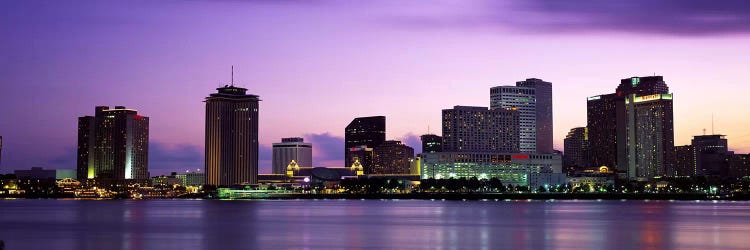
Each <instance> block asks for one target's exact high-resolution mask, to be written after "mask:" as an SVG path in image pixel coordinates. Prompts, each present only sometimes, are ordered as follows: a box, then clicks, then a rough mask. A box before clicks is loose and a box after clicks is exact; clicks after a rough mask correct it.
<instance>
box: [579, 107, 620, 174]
mask: <svg viewBox="0 0 750 250" xmlns="http://www.w3.org/2000/svg"><path fill="white" fill-rule="evenodd" d="M619 102H623V103H624V99H622V98H621V97H619V96H617V95H616V94H609V95H600V96H592V97H589V98H588V101H587V102H586V108H587V112H586V120H587V124H586V128H587V129H588V134H589V146H590V147H589V150H590V151H589V154H590V156H591V159H590V161H589V165H588V167H602V166H606V167H609V168H610V169H615V168H616V167H617V143H618V141H617V123H618V116H617V114H618V113H617V106H618V105H617V104H618V103H619ZM620 106H622V107H621V108H624V105H620ZM622 123H623V124H622V126H624V120H623V121H622ZM617 169H618V170H620V171H623V172H624V171H625V170H624V169H619V168H617Z"/></svg>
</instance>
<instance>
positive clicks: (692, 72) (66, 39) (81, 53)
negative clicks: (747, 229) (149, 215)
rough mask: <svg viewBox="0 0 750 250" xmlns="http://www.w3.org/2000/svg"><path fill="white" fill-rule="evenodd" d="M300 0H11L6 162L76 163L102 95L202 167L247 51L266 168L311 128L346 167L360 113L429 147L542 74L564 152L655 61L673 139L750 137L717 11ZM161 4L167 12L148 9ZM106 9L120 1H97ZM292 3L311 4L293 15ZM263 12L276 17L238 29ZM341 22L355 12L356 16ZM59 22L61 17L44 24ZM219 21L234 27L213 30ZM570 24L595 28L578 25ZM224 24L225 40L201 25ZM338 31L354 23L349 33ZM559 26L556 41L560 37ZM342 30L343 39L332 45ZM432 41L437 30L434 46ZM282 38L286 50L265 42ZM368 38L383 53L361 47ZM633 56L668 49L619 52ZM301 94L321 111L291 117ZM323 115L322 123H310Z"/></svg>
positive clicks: (241, 77) (737, 62)
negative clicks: (487, 16)
mask: <svg viewBox="0 0 750 250" xmlns="http://www.w3.org/2000/svg"><path fill="white" fill-rule="evenodd" d="M4 5H6V4H4ZM236 5H252V6H253V7H255V8H253V10H252V11H251V12H252V14H257V15H249V14H247V13H245V12H239V11H237V10H233V7H236ZM300 5H304V4H302V3H294V2H289V3H286V2H285V3H226V2H221V3H207V2H196V3H192V4H185V5H183V6H182V7H183V8H181V9H180V10H179V11H178V10H174V9H169V8H168V7H170V6H168V5H167V4H164V3H151V4H144V5H136V6H131V7H133V8H132V9H129V8H122V6H121V5H120V4H118V3H104V4H98V5H95V4H82V5H81V6H78V7H79V8H82V9H84V10H89V12H87V11H82V12H80V13H78V12H75V13H74V9H71V8H56V7H60V6H55V4H50V5H44V6H42V5H41V4H39V5H33V4H32V5H26V6H13V4H12V3H11V4H7V7H8V8H4V9H9V10H13V11H16V13H30V12H31V11H32V10H33V11H39V12H40V13H41V14H40V15H30V16H32V17H28V16H29V15H27V16H24V15H7V16H5V17H3V18H2V21H3V22H2V23H13V24H14V27H13V28H10V27H8V26H3V29H2V31H1V32H2V34H4V35H6V34H14V35H16V36H14V37H18V39H13V40H10V41H4V42H3V45H5V46H3V47H2V48H3V52H4V54H6V55H8V56H9V57H8V58H10V60H8V61H3V62H2V64H3V67H2V68H3V71H4V72H5V73H3V74H0V82H3V84H1V86H0V90H1V91H0V93H4V94H5V95H3V98H2V103H3V105H0V110H2V112H1V113H2V114H3V115H4V116H6V117H12V119H9V118H5V117H4V118H2V119H0V135H2V136H3V140H4V141H3V144H4V145H3V153H2V154H3V155H2V157H3V161H2V164H3V165H2V166H0V172H3V173H7V172H10V171H12V170H13V169H27V168H30V167H35V166H40V167H44V168H75V144H76V120H75V118H76V117H78V116H81V115H84V114H87V113H88V112H90V109H91V108H92V107H94V106H98V105H115V104H122V105H125V106H128V107H133V108H135V109H138V110H139V111H141V112H143V113H145V114H149V116H150V117H152V119H153V120H152V121H151V124H150V126H151V138H150V140H151V145H150V146H151V147H150V148H151V150H152V152H151V155H150V156H151V158H152V162H151V163H150V164H149V168H150V169H151V170H152V172H153V173H155V174H159V173H167V172H171V171H173V170H184V169H194V168H201V167H202V165H203V153H202V152H203V143H202V141H203V136H202V134H203V133H202V132H201V131H202V130H203V127H202V126H203V124H204V123H203V120H202V118H201V117H202V114H203V112H202V103H201V102H200V100H201V99H202V98H203V97H204V95H205V93H209V92H210V91H212V90H213V89H214V88H216V87H219V86H222V85H224V84H227V83H228V82H229V67H230V65H233V64H234V65H237V71H236V75H237V76H236V78H237V79H238V82H240V83H241V84H239V85H238V86H239V87H243V88H248V89H249V90H248V91H249V92H251V93H254V94H258V95H260V96H263V98H264V101H263V102H262V103H261V104H260V105H261V114H260V117H262V118H261V120H260V125H259V126H260V135H259V137H260V138H259V139H260V144H261V148H260V151H261V163H260V166H261V169H260V172H261V173H269V172H270V165H271V164H270V160H271V159H270V155H271V154H270V148H271V143H273V142H276V141H278V140H279V139H280V138H283V137H295V136H299V137H303V138H305V140H306V141H309V142H311V143H313V144H314V145H315V149H316V151H315V152H314V153H313V154H314V162H315V164H316V165H317V166H343V155H341V153H340V151H341V150H340V148H341V145H343V130H344V129H343V128H344V127H345V125H346V124H347V122H348V121H350V120H351V119H353V118H355V117H363V116H371V115H383V116H386V117H387V118H388V124H387V126H388V131H389V133H388V134H389V136H388V137H387V138H386V139H387V140H393V139H395V140H401V141H403V142H404V143H405V144H407V145H409V146H411V147H415V151H417V152H418V151H419V150H417V148H418V147H421V146H420V145H419V140H418V136H420V135H422V134H426V133H427V128H428V127H432V128H439V127H440V119H441V117H440V110H442V109H447V108H450V107H453V106H455V105H470V106H487V105H486V100H487V96H486V93H487V90H488V89H489V88H490V87H492V86H498V85H511V84H513V83H515V82H516V81H522V80H523V79H526V78H532V77H533V78H539V79H543V80H545V81H550V82H552V83H553V93H555V94H554V97H553V103H554V112H553V113H554V114H555V116H554V126H553V127H554V128H555V130H554V145H555V149H558V150H562V141H563V138H564V137H565V135H566V134H567V131H568V130H569V129H570V128H573V127H580V126H585V125H586V112H585V110H586V98H587V97H589V96H595V95H599V94H603V93H609V92H610V91H611V86H612V85H614V84H616V83H617V82H618V81H619V79H623V78H627V77H631V76H646V75H652V74H657V75H663V76H664V77H665V78H667V79H668V81H669V84H670V88H671V92H673V93H674V94H675V96H676V97H675V100H676V101H675V102H674V113H675V120H674V126H675V145H686V144H689V142H690V140H691V139H692V137H693V136H694V135H701V134H703V129H707V130H708V131H712V130H715V131H716V133H720V134H726V135H727V139H729V141H730V142H729V149H730V150H734V151H737V152H739V153H746V152H748V151H750V134H748V133H747V132H745V130H744V126H745V125H746V124H748V121H747V120H746V119H747V118H745V115H744V114H743V111H742V110H741V109H738V108H733V107H737V106H743V104H745V103H747V101H746V100H745V99H744V97H743V96H742V95H741V93H746V92H747V90H750V87H748V86H745V85H743V84H742V82H743V79H744V78H745V74H746V73H744V71H745V69H746V66H747V65H748V60H747V59H745V58H743V57H742V56H741V55H743V54H747V53H744V52H748V51H750V45H748V44H750V40H749V39H748V37H747V35H746V34H747V32H748V31H747V30H744V29H743V28H735V29H728V30H727V29H724V30H712V29H710V25H709V26H708V27H709V28H706V26H697V27H696V26H695V25H693V26H694V27H695V29H702V30H698V31H700V32H698V31H692V30H685V29H674V30H665V29H659V27H661V26H659V25H654V27H656V28H643V29H639V28H638V27H637V25H636V26H626V27H625V28H622V29H620V30H618V29H617V28H602V27H599V28H591V29H585V28H579V29H578V30H574V31H566V30H564V29H558V30H557V32H553V33H551V34H534V33H528V32H526V33H525V32H521V31H519V28H522V27H523V25H516V26H514V25H512V24H502V25H501V24H497V25H494V26H493V25H489V24H485V25H477V27H475V28H472V29H467V30H455V29H452V28H451V25H461V23H460V22H458V21H457V22H455V23H446V24H444V25H441V24H440V23H435V22H431V21H435V20H434V19H435V17H436V16H442V15H443V14H442V13H449V14H447V18H451V17H453V18H456V19H453V20H457V19H460V18H457V17H456V16H462V15H469V16H476V15H475V14H476V12H478V10H476V9H475V8H477V7H474V8H469V7H464V8H458V9H457V10H456V11H454V12H451V11H450V10H451V7H455V6H452V5H450V4H449V3H446V2H440V3H439V4H435V6H432V7H430V8H428V10H427V14H426V15H417V10H415V9H414V8H416V7H417V6H411V7H409V6H398V7H397V6H393V3H392V2H391V3H390V4H389V3H380V4H379V5H378V4H372V5H374V6H370V7H376V8H374V10H373V11H372V12H371V13H368V14H367V15H365V17H366V18H354V17H355V16H357V15H358V14H362V13H363V11H362V10H361V9H359V8H356V7H353V6H349V5H347V4H341V3H337V4H330V5H332V6H331V7H333V8H338V9H341V10H349V12H346V11H344V12H342V13H344V14H335V15H330V16H329V17H326V18H321V17H322V16H324V15H328V14H327V13H328V12H326V11H324V10H321V9H316V7H313V6H304V7H302V6H300ZM311 5H314V4H311ZM315 6H318V5H315ZM4 7H5V6H4ZM594 7H598V8H601V6H594ZM149 8H156V9H158V10H164V11H165V12H166V13H165V15H163V16H161V15H154V14H153V13H151V14H149V13H148V12H146V9H149ZM201 8H209V9H210V10H211V13H208V12H205V11H202V10H201ZM310 8H312V10H310ZM243 9H244V10H245V11H247V8H243ZM393 10H397V12H396V13H400V15H401V16H403V17H404V18H405V19H407V20H402V19H397V21H396V22H398V23H395V25H393V23H391V21H394V20H382V19H383V18H384V17H388V16H389V15H388V14H389V13H390V11H393ZM96 11H103V12H105V13H111V14H112V15H111V16H99V15H95V14H92V13H96ZM504 11H508V10H504ZM531 11H532V12H534V13H537V14H540V13H544V11H545V10H542V9H541V8H539V9H532V10H531ZM559 11H565V10H559ZM567 11H571V10H567ZM219 12H220V13H226V15H217V14H216V13H219ZM186 13H187V14H192V15H205V17H206V18H205V19H213V20H216V21H214V22H210V23H208V22H207V23H195V21H190V20H187V19H185V18H184V17H179V16H180V15H182V16H190V15H185V14H186ZM450 13H452V14H450ZM294 14H301V15H300V16H298V17H291V16H293V15H294ZM677 14H680V13H677ZM683 14H684V13H683ZM638 15H643V14H642V13H638ZM279 16H284V17H285V18H280V17H279ZM67 17H70V18H67ZM312 17H317V18H318V19H316V22H309V23H307V22H305V21H306V20H308V18H312ZM24 18H26V19H24ZM256 18H260V19H256ZM153 19H156V20H157V22H156V24H154V25H153V27H152V28H151V29H146V30H145V31H136V29H137V28H143V27H144V25H145V24H144V22H142V21H143V20H153ZM258 20H274V21H275V22H272V23H273V25H271V24H269V25H249V26H248V27H242V25H245V24H247V23H256V22H253V21H258ZM341 20H353V21H352V22H349V23H348V24H346V25H344V24H341V22H340V21H341ZM98 21H103V23H108V22H111V24H110V25H115V27H119V29H120V30H122V31H123V32H122V34H114V33H116V32H113V31H112V30H111V29H108V28H106V27H104V26H101V25H102V24H98V23H102V22H98ZM51 23H56V25H53V28H46V26H47V25H50V24H51ZM407 23H408V25H407ZM542 23H543V22H542ZM191 24H194V25H193V26H194V27H191V28H195V29H197V31H191V32H190V33H186V32H185V31H186V30H185V29H184V28H185V27H188V26H190V25H191ZM636 24H637V23H636ZM183 25H185V26H183ZM464 25H466V24H464ZM525 25H530V24H528V23H527V24H525ZM538 25H543V24H538ZM217 27H222V28H221V29H219V30H217V31H211V29H215V28H217ZM9 28H10V29H9ZM549 28H555V27H554V25H553V26H549ZM60 30H69V31H70V32H67V33H65V32H60ZM116 30H118V29H116ZM295 30H310V31H309V33H306V32H298V31H295ZM414 30H416V31H417V32H411V31H414ZM263 31H272V32H263ZM161 32H164V33H165V34H161ZM216 32H218V33H216ZM571 32H582V33H584V34H586V35H585V36H584V38H575V37H571V36H570V34H571ZM146 33H147V34H152V35H153V40H142V39H140V38H139V39H135V38H128V37H127V35H128V34H130V35H132V34H136V35H139V36H138V37H141V38H142V37H144V35H146ZM191 33H200V34H203V35H201V37H198V36H195V35H191ZM381 33H382V34H389V35H399V39H398V40H396V39H393V38H379V36H378V34H381ZM215 34H224V35H223V36H218V37H220V38H227V39H219V38H202V37H212V36H213V35H215ZM226 34H232V35H229V37H226V36H227V35H226ZM258 34H265V35H258ZM341 34H348V35H346V36H343V37H341V40H340V41H339V40H337V39H338V38H339V37H340V36H339V35H341ZM78 35H83V36H82V37H79V36H78ZM264 36H265V37H264ZM654 37H658V39H655V38H654ZM253 38H255V39H253ZM261 38H263V39H261ZM371 38H372V40H370V39H371ZM436 38H441V39H436ZM214 39H216V40H214ZM50 40H59V41H60V43H54V44H53V43H50V42H48V41H50ZM550 40H552V41H556V43H555V44H559V45H550V44H551V43H550ZM245 41H253V43H247V42H245ZM300 41H302V43H300ZM332 41H333V43H334V44H333V45H331V44H328V43H329V42H332ZM426 41H430V43H429V44H427V45H425V46H423V45H424V43H425V42H426ZM219 43H226V44H227V45H226V48H224V49H220V48H217V47H215V46H216V45H218V44H219ZM274 43H277V44H276V45H274ZM168 44H169V45H175V46H166V45H168ZM352 44H353V46H352ZM703 44H711V45H710V46H708V45H703ZM131 45H132V46H131ZM336 45H340V46H336ZM9 48H18V49H9ZM123 48H126V49H124V50H123ZM270 48H273V49H281V48H284V49H288V50H282V51H283V52H276V53H271V52H265V53H264V51H268V50H269V49H270ZM334 48H335V49H334ZM365 49H371V50H373V52H375V53H362V50H365ZM121 50H122V51H121ZM514 50H515V51H520V52H518V53H516V52H513V51H514ZM206 51H209V52H215V53H213V54H215V55H210V54H212V53H207V52H206ZM551 51H554V53H553V52H551ZM550 53H553V54H552V55H549V56H547V55H548V54H550ZM555 53H556V54H555ZM94 54H96V56H93V55H94ZM398 55H402V57H399V58H400V59H399V60H395V61H394V60H392V59H391V57H396V56H398ZM631 55H644V56H645V55H650V56H653V57H654V58H659V60H644V61H638V63H622V62H618V61H620V59H621V58H631ZM525 58H527V59H525ZM540 58H544V59H545V60H543V61H540V60H538V59H540ZM202 59H206V60H202ZM455 59H458V60H455ZM508 59H511V60H508ZM571 60H572V62H580V63H571ZM626 61H627V60H626ZM11 62H13V63H11ZM92 65H93V67H92ZM113 68H118V69H119V70H117V71H113V70H112V69H113ZM103 83H107V84H103ZM79 89H86V91H80V90H79ZM717 90H727V91H717ZM11 93H12V95H11ZM706 93H712V94H710V95H707V94H706ZM706 102H711V105H705V103H706ZM27 104H31V105H27ZM299 105H305V106H307V108H309V109H310V110H314V111H315V112H305V113H309V114H305V113H299V112H295V113H293V115H292V116H290V115H289V113H290V112H294V111H295V110H296V109H297V108H298V106H299ZM53 107H54V108H53ZM404 107H407V108H404ZM712 114H714V115H715V122H716V126H715V129H712V126H711V120H712V119H711V115H712ZM311 119H314V121H316V122H304V121H307V120H311ZM334 144H335V145H334ZM328 148H330V150H327V149H328ZM195 152H197V154H196V153H195ZM264 157H265V158H264Z"/></svg>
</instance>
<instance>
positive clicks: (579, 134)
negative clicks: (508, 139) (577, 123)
mask: <svg viewBox="0 0 750 250" xmlns="http://www.w3.org/2000/svg"><path fill="white" fill-rule="evenodd" d="M563 144H564V147H565V154H564V155H563V167H564V168H565V169H566V172H569V173H573V172H580V171H583V170H584V169H585V168H586V167H587V166H588V165H589V164H588V159H589V153H588V152H589V135H588V129H587V128H586V127H578V128H572V129H570V132H568V135H567V136H565V140H564V141H563Z"/></svg>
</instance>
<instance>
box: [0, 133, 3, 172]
mask: <svg viewBox="0 0 750 250" xmlns="http://www.w3.org/2000/svg"><path fill="white" fill-rule="evenodd" d="M2 167H3V137H2V136H0V168H2Z"/></svg>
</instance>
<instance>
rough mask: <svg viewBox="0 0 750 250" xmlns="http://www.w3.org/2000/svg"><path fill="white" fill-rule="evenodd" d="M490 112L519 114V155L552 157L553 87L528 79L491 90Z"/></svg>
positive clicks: (543, 82)
mask: <svg viewBox="0 0 750 250" xmlns="http://www.w3.org/2000/svg"><path fill="white" fill-rule="evenodd" d="M490 109H493V110H495V109H513V110H518V112H519V129H520V131H519V134H520V141H521V152H525V153H535V152H536V153H552V152H553V145H552V144H553V139H552V84H551V83H549V82H545V81H542V80H540V79H535V78H530V79H526V80H525V81H520V82H517V83H516V86H497V87H493V88H491V89H490Z"/></svg>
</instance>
